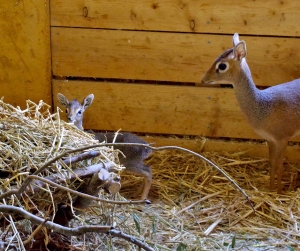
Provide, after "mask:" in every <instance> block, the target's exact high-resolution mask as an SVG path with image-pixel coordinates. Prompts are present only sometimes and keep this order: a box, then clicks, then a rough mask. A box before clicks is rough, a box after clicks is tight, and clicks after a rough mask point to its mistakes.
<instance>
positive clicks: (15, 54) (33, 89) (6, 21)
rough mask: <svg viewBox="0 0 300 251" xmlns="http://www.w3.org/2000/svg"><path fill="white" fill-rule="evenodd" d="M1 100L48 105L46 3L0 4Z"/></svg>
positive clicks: (49, 83) (6, 2)
mask: <svg viewBox="0 0 300 251" xmlns="http://www.w3.org/2000/svg"><path fill="white" fill-rule="evenodd" d="M0 27H1V29H0V36H1V39H0V86H1V91H0V98H1V97H4V101H5V102H6V103H10V104H12V105H14V106H20V107H21V108H24V107H25V101H26V100H27V99H30V100H31V101H33V102H39V100H43V101H44V102H46V103H48V104H51V102H52V95H51V58H50V23H49V2H48V1H28V0H24V1H10V0H3V1H0Z"/></svg>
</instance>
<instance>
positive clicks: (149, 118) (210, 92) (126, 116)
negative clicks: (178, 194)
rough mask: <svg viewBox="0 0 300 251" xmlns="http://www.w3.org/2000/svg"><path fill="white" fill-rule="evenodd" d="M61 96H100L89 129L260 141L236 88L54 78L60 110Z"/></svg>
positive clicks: (87, 120) (89, 111) (90, 114)
mask: <svg viewBox="0 0 300 251" xmlns="http://www.w3.org/2000/svg"><path fill="white" fill-rule="evenodd" d="M58 92H60V93H63V94H64V95H66V97H67V98H69V99H70V100H71V99H73V98H79V100H83V98H84V97H85V96H87V95H88V94H90V93H93V94H94V95H95V100H94V102H93V104H92V106H91V108H88V109H87V111H86V113H85V121H84V127H85V128H87V129H96V130H112V131H116V130H118V129H120V128H121V129H122V130H124V131H132V132H142V133H155V134H178V135H199V136H205V137H214V138H220V137H226V138H244V139H257V138H259V137H258V136H257V135H256V134H255V133H254V131H253V130H252V128H250V126H249V125H248V124H247V123H246V121H245V118H244V116H243V114H242V113H241V111H240V109H239V107H238V105H237V102H236V99H235V96H234V92H233V89H228V88H205V87H183V86H164V85H147V84H144V85H143V84H120V83H107V82H87V81H62V80H54V81H53V100H54V105H55V106H57V105H58V101H57V93H58ZM63 110H64V109H63ZM63 117H64V116H63ZM295 140H297V139H295Z"/></svg>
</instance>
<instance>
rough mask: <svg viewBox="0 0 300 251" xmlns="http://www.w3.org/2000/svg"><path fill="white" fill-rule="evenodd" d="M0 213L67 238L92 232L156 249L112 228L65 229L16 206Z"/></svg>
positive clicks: (151, 249) (2, 209) (4, 207)
mask: <svg viewBox="0 0 300 251" xmlns="http://www.w3.org/2000/svg"><path fill="white" fill-rule="evenodd" d="M0 212H2V213H5V214H18V215H22V216H23V217H24V218H25V219H28V220H30V221H31V222H32V223H33V224H35V225H41V224H43V225H44V226H45V227H46V228H48V229H50V230H53V231H55V232H57V233H60V234H64V235H67V236H77V235H82V234H86V233H90V232H93V233H104V234H110V235H112V236H116V237H119V238H123V239H125V240H127V241H129V242H131V243H133V244H135V245H137V246H139V247H140V248H143V249H145V250H146V251H154V249H153V248H151V247H149V246H148V245H147V244H146V243H143V242H142V241H139V240H137V239H136V238H135V237H133V236H130V235H127V234H124V233H122V232H121V231H120V230H116V229H113V228H112V227H111V226H101V225H93V226H81V227H75V228H69V227H64V226H61V225H59V224H56V223H53V222H51V221H48V220H45V219H42V218H40V217H38V216H35V215H33V214H31V213H29V212H27V211H26V210H24V209H22V208H20V207H15V206H6V205H0Z"/></svg>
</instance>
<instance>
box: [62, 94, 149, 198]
mask: <svg viewBox="0 0 300 251" xmlns="http://www.w3.org/2000/svg"><path fill="white" fill-rule="evenodd" d="M57 97H58V100H59V102H60V103H61V105H63V106H65V107H66V114H67V118H68V121H69V122H72V123H74V125H75V126H76V127H77V128H79V129H80V130H83V127H82V120H83V114H84V111H85V110H86V108H87V107H89V106H90V105H91V104H92V102H93V99H94V95H93V94H90V95H88V96H87V97H86V98H85V99H84V100H83V102H82V103H80V102H79V101H78V100H77V99H74V100H72V101H70V102H69V101H68V99H67V98H66V97H65V96H64V95H63V94H61V93H58V95H57ZM89 132H91V131H89ZM91 133H93V134H94V135H95V138H96V139H97V140H99V142H103V141H105V142H107V143H112V142H113V140H114V136H115V133H112V132H109V133H95V132H91ZM114 142H115V143H139V144H147V142H146V141H144V140H142V139H140V138H139V137H137V136H136V135H134V134H132V133H129V132H120V133H118V135H117V137H116V139H115V141H114ZM115 149H119V150H120V151H121V152H122V153H123V154H124V155H125V156H126V157H124V156H123V155H122V154H119V160H120V164H122V165H124V166H125V167H126V171H127V172H130V173H133V174H137V175H140V176H143V177H144V183H143V187H140V188H139V189H138V190H137V194H138V193H140V192H142V195H141V199H146V198H147V197H148V193H149V190H150V187H151V182H152V171H151V168H150V167H149V166H148V165H145V164H144V159H145V158H147V157H148V156H149V155H150V153H151V152H152V151H151V149H149V148H146V147H142V146H115Z"/></svg>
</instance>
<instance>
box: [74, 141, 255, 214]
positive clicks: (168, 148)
mask: <svg viewBox="0 0 300 251" xmlns="http://www.w3.org/2000/svg"><path fill="white" fill-rule="evenodd" d="M94 146H96V147H97V146H141V147H147V148H150V149H152V150H154V151H161V150H180V151H184V152H188V153H190V154H192V155H195V156H196V157H198V158H201V159H202V160H204V161H206V162H207V163H208V164H210V165H211V166H213V167H214V168H215V169H217V171H219V172H220V173H221V174H223V175H224V176H225V178H226V179H228V180H229V181H230V183H231V184H233V185H234V186H235V187H236V188H237V189H238V190H239V191H240V192H241V193H242V194H243V195H244V196H245V197H246V199H247V200H248V202H249V204H250V206H251V208H252V209H253V211H254V212H255V209H254V207H253V205H252V203H251V201H250V199H249V196H248V195H247V194H246V193H245V191H244V190H243V189H242V188H241V187H239V186H238V184H237V183H236V182H235V181H234V180H233V179H231V178H230V177H229V176H228V175H227V173H225V172H224V171H223V170H222V169H221V168H219V167H218V166H217V165H216V164H214V163H213V162H212V161H210V160H209V159H207V158H205V157H204V156H202V155H201V154H198V153H196V152H193V151H191V150H189V149H186V148H183V147H178V146H161V147H153V146H150V145H148V144H138V143H103V144H100V145H98V144H97V145H94ZM99 154H100V153H99ZM90 155H91V156H97V155H96V153H95V152H94V151H91V152H90ZM88 156H89V154H82V155H81V156H80V158H78V159H79V160H81V159H84V158H86V157H88ZM73 160H74V161H75V160H76V158H74V159H73ZM70 161H71V160H70Z"/></svg>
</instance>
